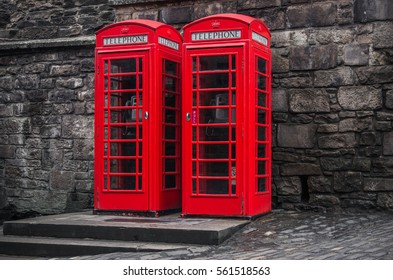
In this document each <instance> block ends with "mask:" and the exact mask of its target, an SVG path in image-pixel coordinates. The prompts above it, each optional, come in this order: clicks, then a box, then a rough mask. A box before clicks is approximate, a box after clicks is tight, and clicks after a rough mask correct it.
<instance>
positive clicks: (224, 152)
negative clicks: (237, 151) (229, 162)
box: [199, 144, 229, 159]
mask: <svg viewBox="0 0 393 280" xmlns="http://www.w3.org/2000/svg"><path fill="white" fill-rule="evenodd" d="M228 148H229V146H228V144H218V145H216V144H213V145H211V144H200V145H199V158H200V159H219V158H225V159H227V158H229V150H228Z"/></svg>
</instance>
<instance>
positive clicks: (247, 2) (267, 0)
mask: <svg viewBox="0 0 393 280" xmlns="http://www.w3.org/2000/svg"><path fill="white" fill-rule="evenodd" d="M280 5H281V0H238V1H237V7H238V9H239V10H248V9H260V8H267V7H277V6H280Z"/></svg>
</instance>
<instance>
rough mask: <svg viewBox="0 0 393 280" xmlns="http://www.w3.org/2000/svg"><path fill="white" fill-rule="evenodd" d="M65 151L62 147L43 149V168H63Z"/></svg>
mask: <svg viewBox="0 0 393 280" xmlns="http://www.w3.org/2000/svg"><path fill="white" fill-rule="evenodd" d="M62 163H63V151H62V150H61V149H44V150H42V168H43V169H44V170H61V167H62Z"/></svg>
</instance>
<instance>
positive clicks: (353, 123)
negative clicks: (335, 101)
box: [339, 118, 372, 132]
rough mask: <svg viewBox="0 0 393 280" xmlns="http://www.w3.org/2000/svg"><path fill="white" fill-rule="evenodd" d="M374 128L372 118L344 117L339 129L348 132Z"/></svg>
mask: <svg viewBox="0 0 393 280" xmlns="http://www.w3.org/2000/svg"><path fill="white" fill-rule="evenodd" d="M371 128H372V119H371V118H370V119H368V118H366V119H360V120H359V119H356V118H349V119H343V120H341V121H340V123H339V131H340V132H348V131H362V130H367V129H371Z"/></svg>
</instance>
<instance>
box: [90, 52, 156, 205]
mask: <svg viewBox="0 0 393 280" xmlns="http://www.w3.org/2000/svg"><path fill="white" fill-rule="evenodd" d="M98 63H99V66H98V67H99V76H98V79H100V80H99V82H98V91H96V98H102V103H99V102H98V103H96V104H101V105H102V106H96V108H95V110H96V114H97V115H99V116H101V117H97V118H96V124H95V125H96V129H97V131H98V133H97V134H96V137H99V139H96V147H95V148H96V149H98V153H97V154H96V155H97V156H98V158H96V162H97V163H98V164H96V168H98V170H101V172H99V171H98V173H97V174H99V176H97V177H98V178H97V179H98V181H101V182H97V183H98V186H99V187H100V189H99V197H98V200H97V202H98V203H97V204H98V209H102V210H130V211H139V210H140V211H146V210H149V209H148V194H149V190H148V189H147V186H148V184H147V180H148V174H147V172H148V169H147V168H146V167H147V165H148V162H147V160H148V155H147V152H148V143H147V140H148V137H147V127H146V126H147V119H148V110H147V104H148V96H147V92H148V91H147V86H148V85H147V81H148V77H147V73H148V69H147V68H148V52H129V53H117V54H102V55H99V59H98ZM97 110H99V111H97ZM100 174H101V175H100Z"/></svg>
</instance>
